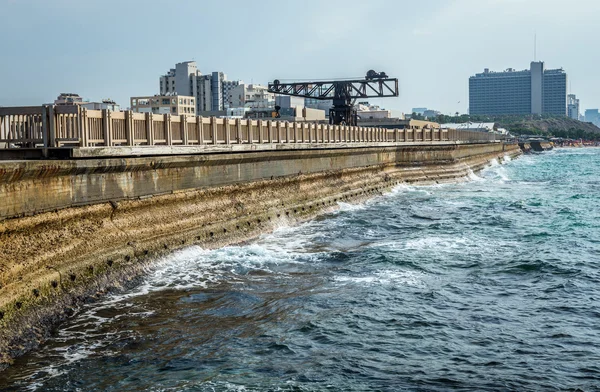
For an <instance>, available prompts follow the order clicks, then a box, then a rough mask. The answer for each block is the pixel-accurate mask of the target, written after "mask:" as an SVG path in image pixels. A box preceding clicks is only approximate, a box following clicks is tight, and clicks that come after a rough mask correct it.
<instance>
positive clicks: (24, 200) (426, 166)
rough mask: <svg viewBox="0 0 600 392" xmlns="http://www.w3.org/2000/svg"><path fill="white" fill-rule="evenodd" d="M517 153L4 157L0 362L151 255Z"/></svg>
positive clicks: (445, 149) (129, 275)
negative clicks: (12, 159) (51, 159)
mask: <svg viewBox="0 0 600 392" xmlns="http://www.w3.org/2000/svg"><path fill="white" fill-rule="evenodd" d="M520 153H521V151H520V150H519V148H518V146H517V145H502V144H487V145H484V144H475V145H460V146H456V145H455V146H447V145H444V146H430V147H419V148H417V147H402V148H400V147H393V148H384V147H374V148H362V149H347V150H335V151H331V150H312V151H288V152H281V153H277V152H271V153H245V154H235V153H231V154H221V155H207V156H192V157H146V158H128V159H107V160H95V159H93V160H81V161H79V160H72V161H57V162H48V161H45V162H39V161H31V162H30V161H20V162H7V163H2V164H0V200H2V201H3V203H2V204H1V205H0V216H2V217H3V218H5V219H4V220H3V221H0V318H1V319H0V363H9V362H10V358H11V357H13V356H15V355H19V354H21V353H22V352H24V351H26V350H28V349H30V348H32V347H34V346H35V345H36V344H38V343H39V342H41V341H43V339H44V338H45V337H46V336H47V334H48V326H49V325H53V324H55V323H56V322H57V321H60V320H61V319H63V318H65V317H67V316H68V315H69V314H70V313H72V309H73V307H75V306H77V305H78V304H79V303H80V302H81V301H83V300H84V299H85V298H89V297H91V296H94V295H97V294H101V293H103V292H104V291H105V290H106V289H107V288H109V287H111V286H115V285H116V286H118V285H120V284H123V283H124V282H126V281H128V280H131V279H134V278H135V277H136V276H138V275H139V274H140V273H141V272H142V271H143V270H144V268H145V266H146V265H147V262H148V261H150V259H151V258H152V257H156V256H157V255H160V254H163V253H165V252H169V251H172V250H173V249H176V248H180V247H183V246H187V245H189V244H200V245H201V246H203V247H207V248H214V247H219V246H223V245H225V244H231V243H238V242H241V241H245V240H248V239H251V238H254V237H256V236H257V235H259V234H260V233H263V232H266V231H270V230H272V229H273V228H274V227H275V225H277V224H279V223H281V221H282V220H284V221H287V222H289V223H294V222H297V221H303V220H307V219H310V218H312V217H314V216H316V215H318V214H320V213H323V212H324V211H329V210H331V209H333V208H335V206H336V205H337V202H338V201H350V202H351V201H358V200H362V199H366V198H369V197H371V196H373V195H375V194H380V193H382V192H384V191H385V190H386V189H389V188H391V187H392V186H394V185H396V184H399V183H402V182H409V183H414V182H419V183H432V182H447V181H455V180H456V179H459V178H462V177H464V176H466V175H467V174H468V173H469V172H470V170H473V171H476V170H478V169H481V168H482V167H484V166H485V165H487V164H488V163H489V161H490V160H491V159H494V158H500V159H501V158H502V157H503V156H505V155H510V156H516V155H519V154H520ZM19 216H20V217H19Z"/></svg>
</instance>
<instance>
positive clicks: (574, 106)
mask: <svg viewBox="0 0 600 392" xmlns="http://www.w3.org/2000/svg"><path fill="white" fill-rule="evenodd" d="M567 116H569V117H570V118H572V119H574V120H579V117H580V115H579V99H577V97H576V96H575V94H569V95H567Z"/></svg>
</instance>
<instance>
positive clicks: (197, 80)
mask: <svg viewBox="0 0 600 392" xmlns="http://www.w3.org/2000/svg"><path fill="white" fill-rule="evenodd" d="M239 84H240V82H238V81H231V80H227V75H225V74H224V73H223V72H212V73H211V74H207V75H203V74H202V73H201V72H200V71H199V70H198V66H197V64H196V62H195V61H185V62H182V63H177V64H175V68H171V69H170V70H169V72H167V74H165V75H163V76H161V77H160V78H159V85H160V88H159V91H160V94H161V95H167V94H177V95H180V96H188V97H194V98H195V101H196V112H209V111H219V110H224V109H226V108H227V107H229V102H228V101H229V96H230V95H231V90H233V89H234V88H235V87H236V86H238V85H239Z"/></svg>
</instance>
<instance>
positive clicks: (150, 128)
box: [146, 113, 154, 146]
mask: <svg viewBox="0 0 600 392" xmlns="http://www.w3.org/2000/svg"><path fill="white" fill-rule="evenodd" d="M153 121H154V119H153V118H152V113H146V139H147V140H148V145H149V146H153V145H154V123H153Z"/></svg>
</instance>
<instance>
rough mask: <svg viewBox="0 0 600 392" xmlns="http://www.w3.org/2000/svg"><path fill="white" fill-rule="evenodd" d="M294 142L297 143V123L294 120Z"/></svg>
mask: <svg viewBox="0 0 600 392" xmlns="http://www.w3.org/2000/svg"><path fill="white" fill-rule="evenodd" d="M294 143H298V123H297V122H296V121H294Z"/></svg>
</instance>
